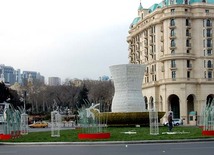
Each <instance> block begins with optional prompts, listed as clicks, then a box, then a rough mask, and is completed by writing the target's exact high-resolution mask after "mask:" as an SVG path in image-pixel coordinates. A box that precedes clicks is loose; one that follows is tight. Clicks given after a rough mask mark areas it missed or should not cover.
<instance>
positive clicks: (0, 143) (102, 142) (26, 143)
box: [0, 138, 214, 145]
mask: <svg viewBox="0 0 214 155" xmlns="http://www.w3.org/2000/svg"><path fill="white" fill-rule="evenodd" d="M210 141H214V138H208V139H182V140H142V141H99V142H20V143H18V142H16V143H12V142H0V145H106V144H149V143H150V144H151V143H153V144H154V143H191V142H210Z"/></svg>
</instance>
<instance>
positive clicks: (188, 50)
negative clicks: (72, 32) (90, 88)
mask: <svg viewBox="0 0 214 155" xmlns="http://www.w3.org/2000/svg"><path fill="white" fill-rule="evenodd" d="M157 1H158V0H157ZM213 23H214V0H163V1H161V2H160V3H158V4H154V5H152V6H151V7H150V8H143V6H142V5H141V4H140V6H139V8H138V16H137V17H136V18H135V19H134V20H133V22H132V23H131V26H130V30H129V36H128V37H127V42H128V44H129V62H130V63H133V64H146V65H147V67H146V71H145V75H144V80H143V86H142V92H143V96H144V99H145V103H146V108H147V109H154V108H155V109H156V110H158V111H166V112H168V111H172V112H173V117H174V118H182V119H183V120H184V123H185V124H191V123H192V122H194V121H195V123H196V120H193V119H192V118H193V117H192V116H190V115H191V114H193V112H194V114H196V113H197V115H198V116H200V114H201V110H202V107H203V106H204V105H206V104H207V103H208V101H209V100H212V99H213V98H214V78H213V75H214V67H213V63H214V54H213V48H214V47H213V40H214V35H213V31H214V27H213V25H214V24H213ZM166 114H167V113H166Z"/></svg>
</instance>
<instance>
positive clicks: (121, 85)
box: [110, 64, 145, 112]
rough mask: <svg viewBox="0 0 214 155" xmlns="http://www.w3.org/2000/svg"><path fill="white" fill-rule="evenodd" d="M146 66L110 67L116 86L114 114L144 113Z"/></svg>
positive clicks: (113, 103)
mask: <svg viewBox="0 0 214 155" xmlns="http://www.w3.org/2000/svg"><path fill="white" fill-rule="evenodd" d="M144 71H145V65H139V64H122V65H114V66H110V72H111V74H112V78H113V81H114V86H115V94H114V98H113V101H112V112H143V111H145V103H144V98H143V95H142V87H141V86H142V80H143V75H144Z"/></svg>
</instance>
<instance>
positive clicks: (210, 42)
mask: <svg viewBox="0 0 214 155" xmlns="http://www.w3.org/2000/svg"><path fill="white" fill-rule="evenodd" d="M207 47H212V40H211V39H207Z"/></svg>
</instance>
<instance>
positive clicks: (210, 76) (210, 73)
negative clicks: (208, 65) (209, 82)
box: [208, 71, 212, 79]
mask: <svg viewBox="0 0 214 155" xmlns="http://www.w3.org/2000/svg"><path fill="white" fill-rule="evenodd" d="M211 78H212V72H211V71H208V79H211Z"/></svg>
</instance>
